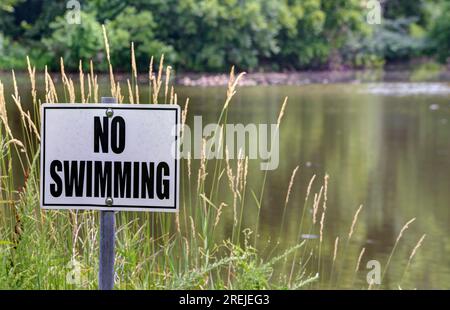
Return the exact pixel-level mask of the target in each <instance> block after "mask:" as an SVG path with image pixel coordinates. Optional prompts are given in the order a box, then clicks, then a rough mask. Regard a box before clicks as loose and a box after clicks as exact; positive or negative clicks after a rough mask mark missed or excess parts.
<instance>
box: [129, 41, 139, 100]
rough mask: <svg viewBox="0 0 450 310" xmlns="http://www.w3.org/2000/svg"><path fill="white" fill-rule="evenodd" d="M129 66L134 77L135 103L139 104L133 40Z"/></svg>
mask: <svg viewBox="0 0 450 310" xmlns="http://www.w3.org/2000/svg"><path fill="white" fill-rule="evenodd" d="M131 68H132V71H133V77H134V82H135V85H134V91H135V98H136V103H137V104H139V103H140V100H139V83H138V71H137V66H136V54H135V52H134V42H131Z"/></svg>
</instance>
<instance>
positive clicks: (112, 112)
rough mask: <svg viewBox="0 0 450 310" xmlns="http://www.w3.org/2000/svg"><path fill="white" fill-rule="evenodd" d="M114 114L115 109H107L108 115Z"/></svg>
mask: <svg viewBox="0 0 450 310" xmlns="http://www.w3.org/2000/svg"><path fill="white" fill-rule="evenodd" d="M113 115H114V111H113V109H111V108H108V109H106V116H108V117H112V116H113Z"/></svg>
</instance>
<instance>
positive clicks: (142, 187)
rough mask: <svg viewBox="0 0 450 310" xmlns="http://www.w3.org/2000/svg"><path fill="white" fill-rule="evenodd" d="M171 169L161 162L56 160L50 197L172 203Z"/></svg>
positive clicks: (54, 161) (51, 172) (53, 164)
mask: <svg viewBox="0 0 450 310" xmlns="http://www.w3.org/2000/svg"><path fill="white" fill-rule="evenodd" d="M169 175H170V169H169V165H168V164H167V163H166V162H164V161H162V162H159V163H156V164H155V163H154V162H129V161H126V162H120V161H114V162H113V161H104V162H103V161H83V160H80V161H77V160H71V161H69V160H64V161H60V160H53V161H52V162H51V164H50V176H51V178H52V180H53V182H51V183H50V194H51V195H52V196H53V197H60V196H61V195H64V196H66V197H95V198H98V197H114V198H138V199H153V198H155V195H156V197H158V199H170V193H169V192H170V190H169V187H170V186H169V185H170V184H169V179H168V178H167V176H169Z"/></svg>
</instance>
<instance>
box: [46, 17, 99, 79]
mask: <svg viewBox="0 0 450 310" xmlns="http://www.w3.org/2000/svg"><path fill="white" fill-rule="evenodd" d="M81 20H82V22H81V23H80V24H69V23H68V22H67V21H66V19H65V17H63V16H58V17H57V18H56V19H55V21H53V22H52V23H50V29H51V30H52V31H53V32H52V34H51V36H50V37H48V38H44V39H43V40H42V42H43V44H44V45H45V46H46V48H47V50H48V53H49V54H50V56H51V57H52V58H53V59H54V61H53V62H52V63H51V64H50V66H51V68H52V69H54V70H56V69H57V68H59V58H60V57H63V58H64V60H65V63H66V67H67V68H69V69H77V68H78V61H79V60H80V59H81V60H83V62H84V63H85V64H87V63H88V61H89V60H90V59H91V58H94V57H97V58H99V57H100V59H96V60H97V61H98V62H99V63H102V62H101V60H102V58H103V57H102V55H103V53H102V51H103V50H104V46H103V43H102V42H103V36H102V29H101V25H100V24H99V23H98V22H97V20H96V19H95V16H94V15H93V14H92V13H85V12H83V11H81ZM104 68H106V66H104Z"/></svg>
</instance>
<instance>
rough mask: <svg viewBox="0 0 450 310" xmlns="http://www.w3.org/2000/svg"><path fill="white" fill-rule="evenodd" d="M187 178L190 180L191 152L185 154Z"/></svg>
mask: <svg viewBox="0 0 450 310" xmlns="http://www.w3.org/2000/svg"><path fill="white" fill-rule="evenodd" d="M187 168H188V179H189V181H190V180H191V152H188V154H187Z"/></svg>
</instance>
